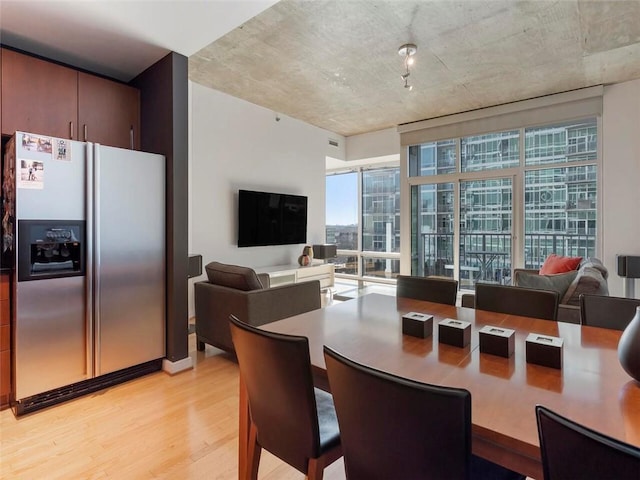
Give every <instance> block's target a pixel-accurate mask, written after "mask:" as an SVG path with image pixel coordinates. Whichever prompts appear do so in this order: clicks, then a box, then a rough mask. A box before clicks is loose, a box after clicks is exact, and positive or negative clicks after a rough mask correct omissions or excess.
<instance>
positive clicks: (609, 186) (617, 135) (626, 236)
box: [600, 80, 640, 298]
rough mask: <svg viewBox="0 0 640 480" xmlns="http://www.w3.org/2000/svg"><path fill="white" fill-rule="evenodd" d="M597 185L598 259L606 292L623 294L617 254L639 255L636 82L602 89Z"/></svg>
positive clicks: (639, 96) (639, 105) (639, 98)
mask: <svg viewBox="0 0 640 480" xmlns="http://www.w3.org/2000/svg"><path fill="white" fill-rule="evenodd" d="M601 187H602V188H601V192H602V209H601V215H600V219H601V225H602V240H603V243H602V256H603V259H602V260H603V262H604V264H605V265H606V267H607V268H608V269H609V293H610V294H611V295H616V296H622V292H623V290H622V285H623V280H622V278H620V277H618V275H617V274H616V259H615V256H616V254H631V255H640V80H633V81H630V82H624V83H619V84H616V85H611V86H608V87H605V90H604V98H603V113H602V174H601ZM635 283H636V294H635V297H636V298H640V280H637V281H636V282H635Z"/></svg>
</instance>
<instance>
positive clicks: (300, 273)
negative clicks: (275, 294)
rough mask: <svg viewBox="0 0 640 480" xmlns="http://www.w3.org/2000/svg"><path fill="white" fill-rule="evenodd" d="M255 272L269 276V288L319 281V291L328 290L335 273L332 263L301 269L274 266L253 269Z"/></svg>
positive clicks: (297, 266) (299, 267) (297, 267)
mask: <svg viewBox="0 0 640 480" xmlns="http://www.w3.org/2000/svg"><path fill="white" fill-rule="evenodd" d="M254 270H255V272H256V273H258V274H260V273H265V274H267V275H269V284H270V286H271V287H276V286H278V285H287V284H289V283H300V282H309V281H311V280H320V290H321V291H323V290H330V289H331V288H333V286H334V283H335V273H334V267H333V264H332V263H315V264H311V265H307V266H306V267H301V266H299V265H276V266H270V267H258V268H254Z"/></svg>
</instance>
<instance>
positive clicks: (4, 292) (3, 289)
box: [0, 273, 9, 300]
mask: <svg viewBox="0 0 640 480" xmlns="http://www.w3.org/2000/svg"><path fill="white" fill-rule="evenodd" d="M8 299H9V274H8V273H3V274H2V275H0V300H8Z"/></svg>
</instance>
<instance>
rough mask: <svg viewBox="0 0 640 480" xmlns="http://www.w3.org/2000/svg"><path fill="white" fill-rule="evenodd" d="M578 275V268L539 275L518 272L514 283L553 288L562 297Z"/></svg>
mask: <svg viewBox="0 0 640 480" xmlns="http://www.w3.org/2000/svg"><path fill="white" fill-rule="evenodd" d="M577 275H578V270H573V271H571V272H566V273H556V274H555V275H538V274H537V273H527V272H518V271H517V272H516V276H515V279H514V281H515V283H514V285H516V286H518V287H526V288H536V289H538V290H552V291H554V292H558V295H559V296H560V298H562V297H563V296H564V294H565V292H566V291H567V289H568V288H569V286H570V285H571V283H572V282H573V281H574V279H575V278H576V276H577Z"/></svg>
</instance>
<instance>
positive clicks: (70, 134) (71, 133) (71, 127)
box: [69, 122, 73, 140]
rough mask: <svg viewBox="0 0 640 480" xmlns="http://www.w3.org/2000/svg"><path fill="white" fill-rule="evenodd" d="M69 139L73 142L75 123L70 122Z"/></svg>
mask: <svg viewBox="0 0 640 480" xmlns="http://www.w3.org/2000/svg"><path fill="white" fill-rule="evenodd" d="M69 138H70V139H71V140H73V122H69Z"/></svg>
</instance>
